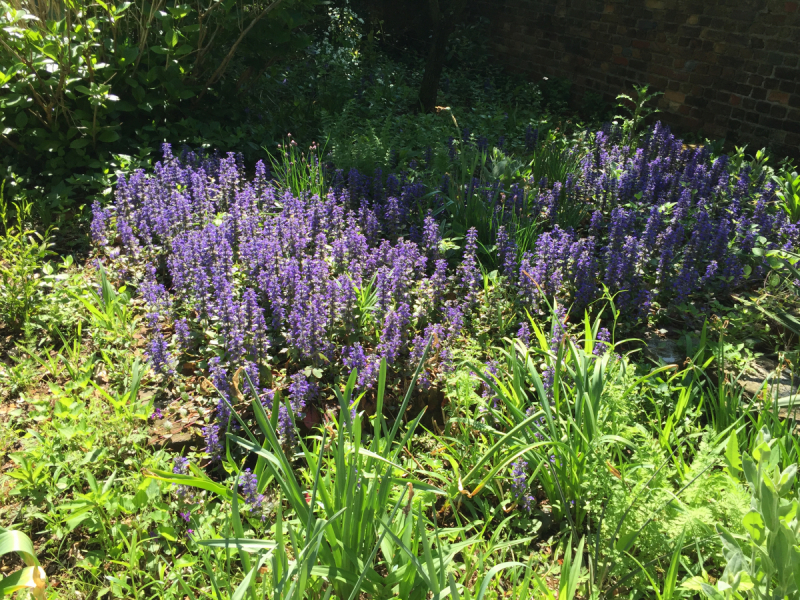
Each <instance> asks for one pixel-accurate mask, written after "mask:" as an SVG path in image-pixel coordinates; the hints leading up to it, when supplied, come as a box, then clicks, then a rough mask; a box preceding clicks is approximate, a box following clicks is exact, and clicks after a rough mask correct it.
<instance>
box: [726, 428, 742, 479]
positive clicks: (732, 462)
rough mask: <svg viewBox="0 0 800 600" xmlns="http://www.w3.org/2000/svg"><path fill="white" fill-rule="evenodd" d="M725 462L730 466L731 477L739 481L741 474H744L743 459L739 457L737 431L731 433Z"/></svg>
mask: <svg viewBox="0 0 800 600" xmlns="http://www.w3.org/2000/svg"><path fill="white" fill-rule="evenodd" d="M725 462H726V463H727V464H728V473H729V474H730V476H731V477H735V478H737V479H738V477H739V473H741V472H742V459H741V457H740V456H739V440H738V439H737V437H736V430H734V431H733V432H732V433H731V436H730V437H729V438H728V443H727V445H726V446H725Z"/></svg>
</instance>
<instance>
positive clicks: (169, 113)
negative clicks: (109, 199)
mask: <svg viewBox="0 0 800 600" xmlns="http://www.w3.org/2000/svg"><path fill="white" fill-rule="evenodd" d="M312 4H313V2H309V1H302V0H289V1H283V0H281V1H275V2H272V3H260V2H245V3H238V2H234V1H232V0H225V1H222V2H215V1H212V2H201V3H199V4H196V5H194V4H192V5H190V4H182V3H180V2H175V1H172V0H169V1H163V0H156V2H154V3H142V2H136V3H130V2H117V1H114V2H109V3H103V2H101V3H97V4H87V5H84V4H81V3H76V2H66V3H64V4H52V3H35V2H31V3H21V4H20V5H9V4H8V3H5V2H4V3H2V4H1V5H0V11H2V14H3V19H4V26H3V28H2V31H0V73H2V75H0V108H2V115H0V128H2V130H3V134H2V137H1V138H0V141H1V142H2V145H3V147H4V148H3V150H4V154H5V155H6V162H7V163H9V164H8V165H7V166H9V167H11V168H12V169H13V170H16V171H21V172H22V173H23V174H24V172H25V171H28V170H30V171H32V172H33V173H34V174H35V175H34V180H35V182H36V183H42V182H46V183H47V190H46V192H47V193H48V194H50V195H51V196H52V198H51V199H50V201H49V203H48V206H49V208H50V209H51V210H52V209H58V208H66V207H70V205H71V204H72V203H73V202H74V201H75V200H76V199H77V200H80V199H81V198H70V197H69V196H70V194H71V193H72V189H71V188H70V187H69V186H68V187H65V186H64V184H63V182H64V181H66V182H68V183H69V184H70V185H71V186H73V188H74V187H77V188H78V189H82V190H83V191H84V192H86V191H89V192H94V193H96V192H100V191H103V190H104V189H105V188H106V187H107V186H108V185H109V181H108V178H107V176H104V174H103V171H104V168H105V167H106V163H108V162H109V160H110V159H111V157H112V155H113V154H114V153H127V154H132V155H137V154H141V153H142V149H143V148H147V147H150V148H152V147H156V146H158V145H159V144H160V143H161V142H162V141H164V140H165V139H169V140H171V141H175V142H188V143H193V144H201V143H202V144H208V145H211V146H225V147H230V146H233V145H236V146H239V145H240V143H239V141H238V140H239V139H241V138H242V137H243V135H244V134H243V132H242V130H241V127H236V128H231V129H230V130H228V131H225V130H224V129H222V128H220V126H219V121H218V120H217V119H212V120H209V121H208V122H203V121H200V120H197V119H196V118H195V117H194V116H193V113H194V112H196V111H198V110H212V107H217V104H219V106H222V107H225V106H226V104H227V102H218V103H217V102H216V101H215V98H218V97H219V96H220V94H223V95H224V93H225V89H226V88H228V89H236V88H238V87H239V86H241V85H244V84H245V83H246V80H247V79H249V78H250V77H254V76H256V74H257V73H261V72H263V65H265V64H266V65H269V64H270V63H271V61H274V60H275V58H276V57H278V56H283V55H285V54H287V53H290V52H292V51H294V50H297V49H299V48H302V47H303V46H304V45H305V44H307V42H308V38H306V37H304V36H301V35H293V34H292V33H291V29H292V28H294V27H297V26H298V25H299V24H301V23H302V22H303V21H304V20H306V18H307V13H308V7H309V6H311V5H312ZM231 73H236V74H237V80H235V81H234V80H233V78H232V77H231V76H230V74H231ZM226 76H227V79H225V86H222V85H221V84H220V82H221V81H222V80H223V78H225V77H226ZM215 111H216V112H218V111H219V108H218V107H217V108H216V109H215ZM215 125H216V127H215ZM253 148H255V149H258V146H253V147H251V148H250V149H251V150H252V149H253ZM57 184H58V185H57Z"/></svg>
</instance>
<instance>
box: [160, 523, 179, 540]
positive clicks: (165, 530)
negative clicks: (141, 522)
mask: <svg viewBox="0 0 800 600" xmlns="http://www.w3.org/2000/svg"><path fill="white" fill-rule="evenodd" d="M156 531H158V534H159V535H160V536H161V537H163V538H164V539H165V540H167V541H170V542H177V541H178V532H177V531H175V528H174V527H169V526H168V525H159V526H158V527H156Z"/></svg>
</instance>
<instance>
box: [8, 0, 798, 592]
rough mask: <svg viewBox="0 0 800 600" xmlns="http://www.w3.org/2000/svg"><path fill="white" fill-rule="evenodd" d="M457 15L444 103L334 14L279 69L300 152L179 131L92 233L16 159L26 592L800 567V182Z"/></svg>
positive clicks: (468, 582)
mask: <svg viewBox="0 0 800 600" xmlns="http://www.w3.org/2000/svg"><path fill="white" fill-rule="evenodd" d="M335 10H340V9H335ZM338 18H339V20H338V21H336V20H334V21H332V23H339V24H341V23H342V22H347V19H348V18H350V19H352V18H353V16H352V15H351V14H350V13H349V12H347V11H346V10H345V11H344V12H342V13H341V14H340V15H339V16H338ZM159 31H160V30H158V31H156V30H154V31H153V35H156V34H159V35H160V33H159ZM353 36H355V37H353ZM462 37H463V39H462ZM453 43H454V44H456V45H458V44H461V46H459V47H460V48H461V50H462V51H463V53H464V54H465V56H471V55H470V52H473V51H474V52H475V56H474V60H472V61H471V62H472V64H471V68H470V69H461V70H459V69H458V68H457V67H458V65H457V64H453V65H450V66H449V67H448V69H447V70H446V72H445V79H444V81H443V82H442V90H441V97H442V99H443V102H442V106H443V107H446V108H443V109H441V110H440V111H439V112H438V113H437V114H432V115H415V114H413V112H411V111H410V109H409V107H410V105H411V103H413V101H414V100H413V99H414V97H415V96H414V93H415V89H416V88H415V86H416V84H417V83H418V79H419V69H418V68H415V67H413V66H411V65H410V64H409V63H406V62H404V61H403V59H402V58H397V57H395V58H391V57H389V56H388V55H386V54H382V53H380V52H378V51H377V50H376V48H375V46H374V45H372V43H371V42H365V41H364V40H361V41H359V40H358V39H357V35H356V29H354V28H348V27H343V28H340V29H337V28H335V27H334V28H332V29H329V30H328V32H327V33H326V35H324V36H322V37H320V38H319V39H318V40H317V42H316V43H315V45H314V46H312V47H311V51H309V52H308V56H307V58H306V59H305V60H304V61H300V62H297V61H296V62H294V63H291V64H290V66H291V68H290V69H289V68H288V67H287V71H286V73H283V72H282V71H281V72H279V71H280V70H279V69H277V67H276V69H273V70H272V71H270V72H269V76H266V74H262V77H263V81H260V82H259V83H256V84H254V86H255V89H257V90H259V89H260V90H261V91H262V92H265V93H266V96H265V97H266V98H267V100H268V103H272V104H274V106H275V109H274V111H272V113H271V114H270V115H269V118H268V119H267V120H268V121H269V122H270V123H272V125H275V127H279V129H278V130H276V131H278V134H277V135H279V136H281V137H277V139H283V140H284V141H283V142H282V143H281V145H280V147H278V149H277V150H276V151H272V150H271V153H266V152H264V154H262V155H259V154H258V153H255V154H253V153H249V154H248V153H238V154H237V153H236V152H232V153H230V154H220V153H218V152H214V151H213V146H215V145H216V144H209V145H207V146H206V147H205V148H202V147H201V148H197V149H195V150H190V149H188V148H186V147H184V149H182V150H180V151H179V150H178V148H179V146H180V142H182V141H188V142H192V141H194V138H192V137H191V136H188V137H187V136H183V137H182V136H175V139H173V140H172V141H174V142H175V145H173V146H169V145H166V146H164V147H163V149H162V150H163V156H162V158H161V160H160V161H159V162H157V163H155V164H153V165H152V166H146V168H142V169H139V170H137V169H133V168H131V169H126V171H125V172H124V173H122V172H121V173H120V174H119V177H118V178H117V179H116V180H115V185H114V190H113V194H109V195H108V196H106V197H103V196H102V195H101V196H99V197H97V196H88V195H87V196H85V198H87V199H88V198H91V199H92V200H93V201H94V200H96V201H95V202H94V205H93V209H92V211H91V212H92V221H91V226H90V229H91V238H92V250H91V256H90V258H89V260H87V261H86V262H85V264H76V261H74V260H73V259H72V257H63V256H58V255H55V254H54V253H53V240H54V231H53V229H52V228H47V227H42V219H41V212H42V205H41V198H46V197H47V195H46V194H45V195H44V196H37V194H42V191H43V190H44V188H40V189H38V190H37V189H34V188H35V186H34V187H31V185H32V184H31V185H29V186H28V192H27V193H21V191H20V186H22V185H23V183H21V182H22V180H21V179H19V178H17V179H16V180H15V181H16V185H12V184H11V183H9V187H8V188H7V189H6V190H5V191H4V194H3V196H2V204H0V224H1V225H2V234H3V237H2V242H1V244H0V277H2V287H1V288H0V316H1V317H2V319H1V320H2V329H0V332H1V333H2V335H3V337H2V339H0V344H2V346H1V347H0V357H1V358H2V363H0V400H2V404H0V419H2V423H3V427H2V430H1V432H0V457H2V459H3V460H2V461H0V462H2V465H0V469H2V471H0V472H1V473H2V475H0V494H1V495H0V500H1V502H0V525H1V526H3V527H6V528H8V529H9V531H6V530H0V574H2V577H3V579H0V589H2V590H3V591H4V592H5V591H7V590H9V591H10V590H11V589H16V588H24V589H27V590H29V591H30V593H32V594H34V595H36V596H38V597H41V596H46V597H52V598H62V597H63V598H76V597H77V598H105V597H119V598H206V597H208V598H245V597H253V598H256V597H269V598H330V597H335V598H343V599H350V600H352V599H353V598H364V597H369V598H404V599H406V598H419V599H422V598H432V597H433V598H444V597H446V596H451V597H453V598H461V597H465V598H476V599H481V598H507V597H511V598H559V600H562V599H563V600H571V599H572V598H590V597H592V598H600V597H611V596H624V597H628V598H641V597H656V598H659V599H661V598H663V599H665V600H666V599H668V598H669V599H673V598H678V597H686V598H692V597H706V596H707V597H711V598H715V599H716V598H768V597H769V598H786V597H788V598H797V597H798V594H800V591H798V588H800V582H798V580H797V574H798V573H800V543H799V542H798V535H800V520H799V518H798V514H800V512H798V487H797V484H796V465H797V462H798V452H800V443H798V437H797V432H796V412H795V408H794V407H795V405H796V403H797V398H796V395H793V394H792V392H791V390H792V389H796V387H795V388H793V387H792V385H791V384H787V383H786V381H785V380H786V374H787V373H789V374H793V373H795V372H796V365H797V361H798V351H797V348H798V336H800V316H799V315H798V312H797V311H798V306H799V304H798V286H799V285H800V284H799V283H798V282H800V271H798V266H797V261H798V254H797V252H798V247H800V239H799V238H798V235H800V231H799V229H798V227H800V226H799V225H798V218H800V214H798V212H797V210H796V208H797V185H798V181H800V179H798V178H797V176H796V174H793V173H792V172H791V169H790V168H789V166H787V165H786V164H779V165H775V164H774V163H771V162H770V159H769V158H768V156H767V155H766V154H765V153H763V152H759V153H756V155H755V156H748V155H747V154H746V153H745V151H744V150H739V151H737V152H735V153H733V154H731V155H725V154H722V153H720V152H719V150H718V148H716V147H715V146H714V145H712V144H705V145H702V146H700V147H695V146H689V145H686V144H684V143H683V142H682V141H681V140H680V139H678V138H676V137H675V136H674V135H672V133H671V132H670V131H669V130H668V129H666V128H665V127H662V126H661V125H660V124H652V123H649V121H646V120H645V119H644V117H645V116H646V115H647V112H648V111H647V104H646V101H647V99H648V96H647V92H646V91H642V92H640V96H639V102H638V103H637V102H634V104H633V105H631V106H630V107H629V108H631V115H630V117H629V118H627V119H625V118H619V119H617V120H616V122H614V123H611V124H607V125H598V126H596V127H588V126H578V125H576V124H575V119H574V118H573V117H569V118H568V117H567V116H565V115H566V113H564V112H563V110H564V108H565V107H564V106H563V105H562V104H561V103H560V100H559V98H558V97H557V95H554V94H553V90H552V89H549V90H548V89H544V93H543V91H542V88H541V87H539V86H536V85H532V84H527V83H520V82H518V81H515V80H514V79H513V78H511V77H508V76H505V75H499V74H496V73H492V72H491V69H488V70H487V68H486V67H487V65H488V59H486V57H485V56H484V55H483V54H482V53H480V52H478V51H476V45H475V43H474V41H470V39H469V36H466V34H464V33H458V34H457V36H456V38H455V39H454V42H453ZM356 48H358V49H359V50H360V52H355V49H356ZM281 68H283V67H281ZM234 71H235V72H238V71H236V69H235V68H234ZM487 73H488V74H487ZM283 75H285V77H284V78H283V79H281V80H280V81H273V79H275V78H276V77H277V78H279V79H280V77H282V76H283ZM265 81H266V83H265ZM259 86H263V87H259ZM156 87H157V86H156ZM270 90H271V91H270ZM156 92H157V90H154V91H153V93H156ZM290 98H295V101H294V102H293V103H292V102H289V101H288V100H289V99H290ZM298 99H299V100H298ZM257 107H258V105H257V104H256V103H252V104H251V105H248V111H244V112H243V113H242V115H243V116H241V120H242V121H243V122H245V123H249V122H250V121H251V120H253V119H255V120H258V121H259V123H260V122H261V121H262V120H264V118H263V115H262V119H259V118H258V114H254V113H255V112H256V111H257V110H258V111H260V110H261V109H257ZM265 110H266V109H265ZM304 111H307V112H304ZM559 111H561V112H559ZM234 121H236V119H234ZM568 121H572V122H571V123H568ZM276 123H277V124H279V125H276ZM288 124H291V129H290V130H291V131H292V132H293V133H294V134H295V135H294V136H289V137H286V138H283V137H282V136H283V132H285V131H286V129H289V126H288ZM272 125H269V126H272ZM269 126H268V125H263V126H260V127H262V128H261V129H258V132H260V133H259V136H260V138H259V139H260V141H263V142H264V144H266V145H268V147H270V149H271V148H274V146H275V143H276V142H277V139H276V136H273V137H272V139H271V140H270V139H268V138H270V135H268V134H267V133H264V132H265V131H267V129H268V127H269ZM253 131H255V130H253ZM251 134H252V132H251ZM318 136H319V137H318ZM148 139H150V138H148ZM153 139H156V138H153ZM296 139H301V140H303V139H305V140H311V139H317V140H326V141H323V142H320V143H311V142H310V141H308V142H305V143H303V144H299V143H298V142H297V141H295V140H296ZM220 140H222V141H224V142H225V143H227V141H228V140H229V138H227V137H222V138H220ZM109 143H110V142H109ZM225 149H226V150H227V149H231V150H239V151H241V150H242V148H240V147H238V146H237V145H236V144H235V143H231V144H230V146H229V147H228V148H225ZM251 150H253V148H251ZM259 156H262V157H263V161H262V162H258V163H255V162H254V161H253V159H254V158H258V157H259ZM109 183H110V180H103V182H102V185H103V186H106V185H109ZM73 184H75V182H72V184H71V185H73ZM36 185H42V183H41V182H38V183H37V184H36ZM46 187H47V186H46V185H45V188H46ZM81 193H83V192H81ZM111 195H113V200H112V199H111V198H110V197H109V196H111ZM37 198H39V200H37ZM37 207H38V208H37ZM62 226H63V223H62ZM664 344H666V345H667V346H668V350H669V351H668V352H662V351H661V350H662V349H663V348H662V347H663V345H664ZM763 365H769V367H770V369H771V370H772V373H770V375H769V378H768V379H767V380H766V381H765V382H764V384H763V385H762V386H761V387H760V388H759V389H757V390H756V391H755V393H754V392H753V390H752V389H750V390H746V388H745V387H744V386H743V385H742V382H741V379H742V378H743V377H745V376H747V374H748V369H749V368H750V367H752V366H760V367H763ZM26 536H27V537H26ZM15 552H16V553H19V554H20V558H16V557H13V555H12V553H15ZM40 566H41V568H40ZM19 593H27V592H25V591H22V592H19Z"/></svg>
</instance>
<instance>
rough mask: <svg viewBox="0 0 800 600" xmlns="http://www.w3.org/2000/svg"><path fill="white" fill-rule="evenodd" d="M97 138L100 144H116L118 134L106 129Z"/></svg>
mask: <svg viewBox="0 0 800 600" xmlns="http://www.w3.org/2000/svg"><path fill="white" fill-rule="evenodd" d="M97 137H98V139H99V140H100V141H101V142H105V143H107V144H110V143H111V142H116V141H117V140H118V139H119V134H118V133H117V132H116V131H113V130H111V129H106V130H105V131H103V132H102V133H101V134H100V135H99V136H97Z"/></svg>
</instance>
